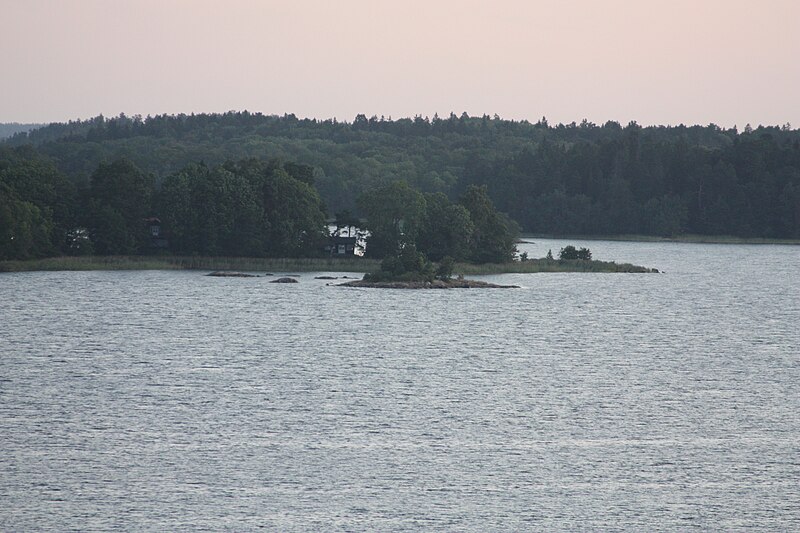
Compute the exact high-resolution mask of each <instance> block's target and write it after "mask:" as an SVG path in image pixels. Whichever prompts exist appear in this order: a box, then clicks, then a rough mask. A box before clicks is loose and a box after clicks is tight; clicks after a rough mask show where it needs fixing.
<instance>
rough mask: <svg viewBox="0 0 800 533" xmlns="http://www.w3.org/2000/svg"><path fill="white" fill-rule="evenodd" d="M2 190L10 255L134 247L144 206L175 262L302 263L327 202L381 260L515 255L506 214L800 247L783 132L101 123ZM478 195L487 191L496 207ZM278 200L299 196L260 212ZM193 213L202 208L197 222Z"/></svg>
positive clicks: (559, 226)
mask: <svg viewBox="0 0 800 533" xmlns="http://www.w3.org/2000/svg"><path fill="white" fill-rule="evenodd" d="M252 157H257V158H260V159H261V160H259V161H255V162H254V161H252V160H248V159H247V158H252ZM123 158H127V159H128V160H129V161H128V162H127V165H126V164H123V163H121V162H120V160H122V159H123ZM243 160H246V161H249V162H247V163H244V162H243ZM197 161H205V162H206V163H207V166H206V170H204V171H203V170H197V169H195V168H194V166H196V165H195V163H196V162H197ZM229 161H238V163H229ZM281 161H284V162H283V163H281ZM108 162H111V163H108ZM126 166H127V169H126V168H123V167H126ZM201 166H202V165H201ZM187 169H188V170H187ZM206 173H207V174H208V175H206ZM179 174H184V177H183V178H178V177H175V176H176V175H179ZM197 176H201V181H203V182H204V183H202V184H196V183H194V182H195V178H196V177H197ZM287 176H288V178H287ZM90 178H91V182H90ZM401 181H402V182H404V183H405V184H406V185H405V187H403V185H402V184H401V185H398V186H397V187H398V188H397V190H396V191H394V192H397V193H400V194H399V196H397V197H392V196H391V195H392V194H393V191H392V189H391V187H392V186H393V184H394V183H396V182H401ZM298 183H299V184H298ZM0 184H3V185H5V188H3V189H2V193H3V195H4V196H3V197H2V198H0V205H2V206H3V207H2V208H3V210H4V215H3V216H4V217H5V218H4V223H3V224H4V225H3V226H2V227H0V234H2V235H4V236H5V237H4V238H5V239H6V240H5V241H0V254H1V255H2V256H3V257H9V256H16V255H17V254H24V255H25V256H26V257H30V256H41V255H49V254H54V253H58V252H61V253H65V252H67V253H71V250H72V248H71V247H72V246H73V245H74V243H75V239H74V235H72V234H71V233H70V232H72V231H73V230H75V229H76V228H82V227H86V228H88V229H89V230H90V235H91V237H92V239H93V241H96V242H89V241H85V240H84V241H82V242H83V244H85V245H86V246H84V247H83V249H85V250H89V248H88V246H89V245H94V247H95V252H96V253H112V251H113V250H117V251H134V252H142V251H144V250H143V246H144V247H145V248H146V247H147V246H148V241H149V237H148V236H147V235H145V234H144V230H145V228H143V227H142V225H141V224H140V221H139V220H137V217H138V216H139V215H140V214H141V213H142V212H146V214H145V215H143V216H154V215H155V216H159V217H160V218H161V219H162V221H163V222H164V230H165V231H167V232H168V233H169V239H170V243H171V245H174V246H176V249H177V250H180V251H182V252H185V253H201V252H200V250H202V253H213V254H221V253H223V254H224V253H237V254H238V253H247V254H257V255H273V254H279V253H280V254H307V253H311V252H310V250H313V249H314V247H313V246H312V245H311V244H310V243H312V242H313V241H314V240H315V239H317V238H319V234H320V233H322V232H319V231H318V230H317V228H316V226H317V223H318V222H319V220H320V217H319V215H318V214H317V211H320V212H321V211H323V209H321V206H322V205H323V204H322V202H323V201H324V205H327V206H328V207H329V208H331V210H332V212H341V211H342V210H345V209H347V210H350V211H351V212H352V213H353V216H354V217H365V216H366V217H367V218H368V219H373V220H372V224H373V226H374V228H371V229H374V230H375V232H374V235H373V237H372V238H371V243H370V247H368V250H367V253H368V254H370V255H374V256H375V257H382V256H384V255H387V254H388V255H391V254H394V253H397V251H398V250H399V249H400V248H401V247H402V245H403V244H405V243H409V242H413V243H415V244H416V245H417V247H418V248H419V250H420V251H422V252H423V253H425V254H427V255H428V256H429V257H430V258H432V259H439V258H442V257H444V256H445V255H450V256H452V257H454V258H456V259H459V260H461V259H468V260H471V261H498V260H501V259H503V258H508V256H509V254H510V253H511V250H512V247H511V246H509V243H508V241H507V240H506V238H505V237H504V235H506V234H513V232H514V225H513V224H512V223H511V222H510V219H508V218H504V216H503V215H500V214H499V212H502V213H507V214H508V216H509V217H511V218H513V220H515V221H517V222H519V223H520V224H521V226H522V227H524V228H525V230H526V231H529V232H535V233H547V234H561V235H564V234H576V235H578V234H581V235H620V234H640V235H652V236H674V235H681V234H685V233H692V234H698V235H723V234H724V235H733V236H738V237H742V238H772V239H774V238H784V239H791V238H794V239H798V238H800V131H798V130H792V129H791V128H788V127H773V126H759V127H755V128H748V129H747V131H744V132H741V133H740V132H739V131H737V130H736V129H735V128H734V129H728V130H725V129H721V128H719V127H718V126H716V125H714V124H709V125H708V126H691V127H686V126H677V127H662V126H653V127H646V128H643V127H641V126H639V125H638V124H636V123H631V124H628V125H627V126H624V127H623V126H622V125H620V124H618V123H616V122H611V121H610V122H607V123H605V124H602V125H597V124H592V123H589V122H588V121H583V122H582V123H580V124H575V123H573V124H566V125H565V124H557V125H555V124H549V123H547V121H545V120H540V121H539V122H537V123H530V122H527V121H509V120H502V119H500V118H497V117H495V118H491V117H488V116H482V117H470V116H468V115H467V114H466V113H464V114H462V115H460V116H457V115H455V114H451V115H450V116H449V117H442V118H440V117H433V118H432V119H428V118H425V117H415V118H413V119H399V120H385V119H383V118H378V117H366V116H359V117H358V119H357V120H356V121H354V122H353V123H346V122H339V121H336V120H325V121H318V120H313V119H298V118H297V117H295V116H294V115H284V116H264V115H261V114H253V113H247V112H243V113H225V114H221V115H217V114H210V115H209V114H199V115H175V116H168V115H160V116H155V117H147V118H142V117H138V116H134V117H128V116H125V115H120V116H119V117H113V118H105V117H102V116H98V117H95V118H92V119H89V120H85V121H73V122H69V123H65V124H51V125H48V126H45V127H42V128H39V129H35V130H32V131H30V132H27V133H25V132H20V133H18V134H16V135H14V136H13V137H12V138H10V139H8V140H6V141H3V142H0ZM162 185H163V187H162ZM303 186H306V187H307V188H306V187H303ZM473 186H476V187H481V186H485V187H486V189H485V196H486V197H487V198H489V199H490V200H491V203H492V208H491V209H486V208H485V205H484V204H485V202H482V200H481V198H480V196H481V195H480V194H476V193H475V192H474V190H473V189H472V187H473ZM315 189H316V190H315ZM382 189H385V190H384V192H387V193H388V196H387V195H384V196H381V195H380V194H379V193H378V192H376V191H380V190H382ZM437 193H439V194H437ZM216 195H219V198H214V196H216ZM276 195H277V196H276ZM284 195H286V197H287V198H288V197H291V198H293V199H294V200H288V201H286V205H283V200H280V201H278V202H277V203H275V202H273V200H271V198H275V197H281V198H283V196H284ZM315 195H316V196H315ZM441 195H444V196H446V198H447V200H449V202H450V203H447V202H445V201H443V200H442V198H443V196H441ZM148 196H149V199H148ZM359 198H363V200H362V201H360V202H358V201H357V199H359ZM458 198H463V199H464V200H463V201H462V202H460V203H453V202H454V201H455V200H456V199H458ZM318 200H319V204H318V205H319V206H320V209H315V207H314V206H315V205H317V203H318ZM372 200H377V201H378V205H377V207H374V208H372V207H371V201H372ZM271 202H272V203H271ZM393 203H394V207H399V208H401V211H403V210H405V211H404V212H401V214H400V215H397V214H396V213H393V209H392V207H393V206H392V204H393ZM167 204H168V205H169V207H170V209H174V210H175V213H173V212H172V211H169V210H168V211H165V210H163V209H162V207H163V206H165V205H167ZM279 204H280V205H279ZM468 204H469V205H468ZM198 205H200V206H203V209H207V211H204V212H202V216H200V215H196V214H195V215H193V214H190V211H192V212H194V211H195V210H196V209H197V206H198ZM33 207H35V208H36V209H35V210H34V209H33ZM460 207H463V208H464V209H465V210H466V213H468V214H469V223H467V219H466V216H465V215H466V213H465V211H463V210H460ZM373 210H374V211H373ZM137 211H139V212H138V213H136V212H137ZM377 211H384V212H385V213H387V219H386V220H381V217H380V216H378V215H377V213H376V212H377ZM492 211H495V212H498V214H491V213H492ZM487 213H488V214H489V215H488V216H485V215H486V214H487ZM166 219H169V220H166ZM470 224H471V227H470ZM503 225H505V226H506V227H505V231H503V228H502V226H503ZM498 228H499V230H498ZM12 232H13V234H14V235H15V239H17V238H19V239H21V240H19V241H18V243H14V244H13V246H12V244H11V235H12ZM71 235H72V236H71ZM467 235H468V236H469V238H468V244H467V245H465V244H464V241H465V238H466V237H467ZM16 236H19V237H16ZM23 236H24V237H23ZM23 242H24V243H25V244H20V243H23ZM298 243H301V244H298Z"/></svg>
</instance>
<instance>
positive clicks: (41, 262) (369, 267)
mask: <svg viewBox="0 0 800 533" xmlns="http://www.w3.org/2000/svg"><path fill="white" fill-rule="evenodd" d="M379 269H380V262H379V261H377V260H375V259H364V258H363V257H353V258H341V259H333V258H260V257H191V256H189V257H184V256H167V255H165V256H135V255H132V256H116V255H115V256H82V257H48V258H45V259H32V260H28V261H0V272H26V271H36V270H240V271H245V272H248V271H249V272H271V271H276V272H377V271H378V270H379ZM453 271H454V272H455V273H457V274H464V275H465V276H469V275H478V274H508V273H518V274H532V273H537V272H652V271H654V270H651V269H649V268H645V267H640V266H636V265H631V264H628V263H620V264H618V263H614V262H613V261H580V260H574V261H558V260H548V259H530V260H528V261H514V262H511V263H502V264H496V263H487V264H483V265H475V264H471V263H456V264H455V266H454V268H453Z"/></svg>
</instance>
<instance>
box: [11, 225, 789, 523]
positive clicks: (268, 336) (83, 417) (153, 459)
mask: <svg viewBox="0 0 800 533" xmlns="http://www.w3.org/2000/svg"><path fill="white" fill-rule="evenodd" d="M573 243H574V244H576V245H578V246H584V245H585V246H589V247H590V248H591V249H592V251H593V253H594V256H595V257H596V258H598V259H613V260H617V261H630V262H634V263H638V264H644V265H646V266H652V267H656V268H659V269H661V270H663V271H665V272H666V273H665V274H658V275H656V274H528V275H502V276H492V277H490V278H489V279H490V280H495V281H499V282H502V283H513V284H518V285H521V286H522V287H523V288H521V289H517V290H494V291H492V290H452V291H381V290H369V289H346V288H338V287H331V286H328V285H327V283H329V282H326V281H322V280H314V279H313V277H314V275H319V273H316V274H311V273H309V274H303V275H302V276H301V277H300V278H299V279H300V283H299V284H294V285H281V284H270V283H268V281H269V278H250V279H239V278H210V277H205V276H203V274H204V273H203V272H166V271H165V272H55V273H39V272H37V273H20V274H2V275H0V503H1V504H0V529H1V530H5V531H20V530H36V531H46V530H58V531H66V530H81V531H87V530H161V531H168V530H186V529H207V530H249V529H257V528H264V529H266V530H274V531H336V530H349V531H359V530H377V531H395V530H437V531H444V530H446V531H509V530H517V531H519V530H559V529H562V530H576V529H581V530H638V531H642V530H653V529H664V530H669V529H675V530H687V529H697V530H708V529H724V530H737V529H742V528H746V527H754V528H757V529H766V530H798V529H800V392H798V389H799V387H800V247H793V246H732V245H695V244H644V243H613V242H601V241H597V242H574V241H573ZM565 244H567V243H566V242H560V241H541V240H536V242H535V243H533V244H525V245H523V246H521V248H522V249H523V250H526V251H528V252H529V254H530V255H531V256H532V257H541V256H543V255H544V254H545V253H546V252H547V250H548V249H552V250H553V252H554V253H557V251H558V249H559V248H560V247H561V246H563V245H565Z"/></svg>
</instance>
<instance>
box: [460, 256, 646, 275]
mask: <svg viewBox="0 0 800 533" xmlns="http://www.w3.org/2000/svg"><path fill="white" fill-rule="evenodd" d="M453 272H456V273H458V274H464V275H465V276H470V275H479V274H509V273H515V274H535V273H537V272H639V273H646V272H658V270H656V269H654V268H646V267H642V266H637V265H632V264H630V263H615V262H613V261H581V260H579V259H576V260H572V261H559V260H556V259H529V260H528V261H514V262H512V263H500V264H497V263H487V264H483V265H474V264H471V263H456V265H455V266H454V267H453Z"/></svg>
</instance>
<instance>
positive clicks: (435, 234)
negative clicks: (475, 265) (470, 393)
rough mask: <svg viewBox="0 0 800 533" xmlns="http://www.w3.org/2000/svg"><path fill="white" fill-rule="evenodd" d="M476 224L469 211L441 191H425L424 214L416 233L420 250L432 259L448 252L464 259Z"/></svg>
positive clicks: (467, 253) (434, 259)
mask: <svg viewBox="0 0 800 533" xmlns="http://www.w3.org/2000/svg"><path fill="white" fill-rule="evenodd" d="M474 230H475V226H474V224H473V223H472V219H471V217H470V213H469V211H467V209H466V208H465V207H464V206H463V205H459V204H453V203H451V202H450V200H448V199H447V196H445V195H444V194H442V193H433V194H427V195H425V216H424V218H423V221H422V224H421V226H420V230H419V232H418V235H417V239H416V243H417V246H418V247H419V249H420V251H422V252H423V253H424V254H425V255H427V256H428V258H430V259H431V260H432V261H441V260H442V258H444V257H446V256H450V257H452V258H454V259H455V260H458V261H464V260H466V259H468V258H469V257H470V255H471V249H470V246H471V244H472V235H473V232H474Z"/></svg>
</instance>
